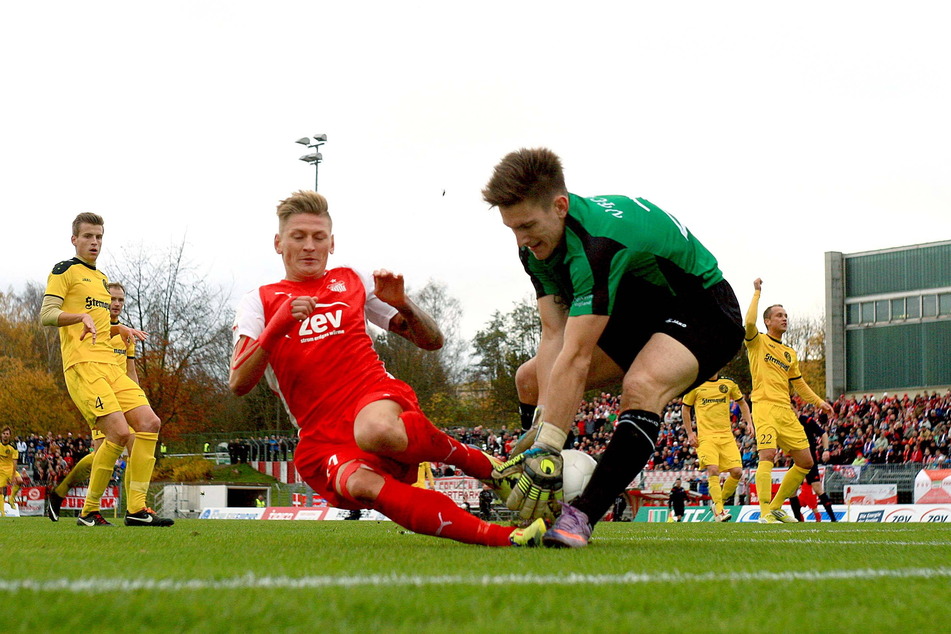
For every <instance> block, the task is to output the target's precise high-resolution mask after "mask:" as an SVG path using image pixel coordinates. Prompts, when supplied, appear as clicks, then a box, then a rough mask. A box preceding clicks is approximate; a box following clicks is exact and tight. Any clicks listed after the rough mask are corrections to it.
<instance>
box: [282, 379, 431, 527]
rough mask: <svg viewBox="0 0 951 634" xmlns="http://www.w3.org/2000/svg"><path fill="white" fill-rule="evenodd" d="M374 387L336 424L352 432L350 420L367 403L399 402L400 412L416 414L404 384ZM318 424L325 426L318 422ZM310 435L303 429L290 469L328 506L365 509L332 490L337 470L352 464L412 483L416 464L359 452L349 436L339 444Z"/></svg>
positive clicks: (409, 390) (390, 382)
mask: <svg viewBox="0 0 951 634" xmlns="http://www.w3.org/2000/svg"><path fill="white" fill-rule="evenodd" d="M377 387H379V388H381V389H379V390H374V391H372V392H368V393H367V394H365V395H363V396H362V397H361V398H360V399H358V400H357V401H356V402H355V403H354V406H353V409H352V410H351V412H350V415H349V416H348V417H347V419H346V420H344V421H340V423H339V424H341V425H348V426H349V427H350V428H351V429H352V428H353V421H354V419H355V418H356V415H357V413H358V412H359V411H360V410H361V409H363V408H364V407H366V406H367V405H369V404H370V403H373V402H376V401H382V400H390V401H395V402H397V403H399V405H400V407H402V408H403V411H417V412H418V411H420V408H419V403H418V402H417V401H416V394H415V393H414V392H413V389H412V388H411V387H410V386H409V385H407V384H406V383H403V382H402V381H399V380H396V379H390V380H388V381H386V382H385V383H380V384H378V386H377ZM321 424H328V423H326V422H322V423H321ZM310 436H311V435H310V434H308V433H307V431H306V426H305V427H304V429H303V430H302V432H301V441H300V443H299V444H298V445H297V448H296V449H295V450H294V466H295V467H297V471H298V473H300V475H301V477H302V478H303V479H304V482H306V483H307V484H309V485H310V486H311V488H313V489H314V490H315V491H316V492H317V493H319V494H320V495H322V496H323V497H324V498H326V500H327V502H329V503H330V505H331V506H336V507H337V508H342V509H359V508H365V505H364V504H361V503H360V502H357V501H356V500H352V499H350V498H348V497H344V496H342V495H340V494H339V493H337V492H336V491H335V490H334V483H335V482H336V481H337V472H338V471H339V470H340V467H341V466H343V465H346V464H347V463H350V462H353V461H357V462H359V463H361V464H364V465H366V466H368V467H369V468H370V469H372V470H373V471H375V472H377V473H379V474H381V475H383V476H390V477H392V478H395V479H397V480H399V481H400V482H405V483H407V484H412V483H413V482H416V477H417V475H418V469H419V465H417V464H412V465H409V464H404V463H402V462H398V461H396V460H393V459H392V458H387V457H385V456H380V455H377V454H372V453H369V452H366V451H363V450H362V449H360V448H359V447H358V446H357V443H356V441H355V440H353V434H352V433H351V435H350V441H349V442H340V443H329V442H320V441H319V440H316V439H313V438H311V437H310Z"/></svg>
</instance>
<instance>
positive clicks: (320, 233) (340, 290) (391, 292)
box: [229, 191, 545, 546]
mask: <svg viewBox="0 0 951 634" xmlns="http://www.w3.org/2000/svg"><path fill="white" fill-rule="evenodd" d="M277 215H278V234H277V235H276V236H275V237H274V248H275V250H276V251H277V253H278V254H279V255H281V257H282V259H283V262H284V272H285V278H284V279H283V280H281V281H280V282H277V283H274V284H267V285H265V286H262V287H260V288H258V289H257V290H255V291H252V292H251V293H248V294H247V295H246V296H245V297H244V298H243V299H242V301H241V304H240V305H239V307H238V311H237V316H236V317H235V323H234V327H233V329H234V338H235V346H234V352H233V355H232V361H231V376H230V380H229V383H230V387H231V390H232V391H233V392H234V393H235V394H238V395H242V394H246V393H248V392H249V391H250V390H251V389H252V388H253V387H254V386H255V385H256V384H257V382H258V381H259V380H260V379H261V377H262V376H265V375H266V376H267V381H268V384H269V386H270V387H271V389H273V390H274V391H275V392H276V393H277V394H278V395H279V396H280V397H281V399H282V400H283V402H284V405H285V407H286V408H287V411H288V413H289V415H290V417H291V420H292V421H293V422H294V423H295V424H296V425H297V426H298V428H299V430H300V431H299V435H300V443H299V444H298V446H297V449H296V451H295V453H294V462H295V465H296V467H297V470H298V471H299V472H300V474H301V476H302V477H303V478H304V480H305V481H306V482H307V483H308V484H309V485H310V486H311V487H313V488H314V489H315V490H316V491H317V492H318V493H319V494H320V495H322V496H323V497H325V498H326V499H327V501H328V502H330V504H332V505H333V506H337V507H339V508H345V509H360V508H371V509H374V510H377V511H379V512H380V513H383V514H384V515H386V516H387V517H389V518H390V519H391V520H393V521H394V522H396V523H397V524H399V525H401V526H403V527H405V528H408V529H410V530H412V531H414V532H416V533H421V534H424V535H436V536H439V537H448V538H450V539H454V540H457V541H460V542H465V543H470V544H482V545H486V546H510V545H516V546H528V545H531V546H534V545H538V544H540V543H541V537H542V535H543V534H544V532H545V523H544V521H543V520H538V521H535V522H533V523H532V524H531V525H529V526H528V527H527V528H524V529H513V528H511V527H504V526H500V525H497V524H490V523H488V522H484V521H482V520H480V519H479V518H478V517H476V516H474V515H472V514H470V513H467V512H466V511H464V510H463V509H461V508H459V507H458V506H457V505H456V504H455V502H453V501H452V499H451V498H449V497H448V496H446V495H443V494H442V493H439V492H437V491H431V490H428V489H420V488H415V487H412V486H410V485H411V484H412V483H413V482H415V481H416V476H417V471H418V465H419V463H421V462H445V463H449V464H452V465H455V466H457V467H459V468H460V469H462V470H463V471H465V472H466V473H467V474H468V475H470V476H472V477H475V478H479V479H482V480H487V479H489V478H491V476H492V470H493V467H494V466H495V463H494V462H493V459H490V458H489V456H488V455H487V454H484V453H483V452H482V451H480V450H478V449H476V448H474V447H470V446H467V445H464V444H462V443H460V442H459V441H457V440H455V439H453V438H451V437H450V436H448V435H446V434H445V433H444V432H442V431H441V430H439V429H437V428H436V427H434V426H433V424H432V423H430V422H429V420H427V418H426V417H425V416H424V415H423V413H422V411H421V410H420V407H419V403H418V402H417V400H416V395H415V393H414V392H413V390H412V388H411V387H410V386H409V385H407V384H406V383H403V382H402V381H399V380H397V379H395V378H393V377H392V376H390V375H389V374H388V373H387V372H386V369H385V368H384V367H383V363H382V362H381V361H380V358H379V357H378V356H377V354H376V352H375V351H374V349H373V346H372V340H371V339H370V336H369V335H368V334H367V327H366V322H367V320H369V321H371V322H372V323H374V324H375V325H377V326H379V327H381V328H384V329H387V330H389V331H390V332H394V333H396V334H398V335H400V336H402V337H405V338H406V339H407V340H408V341H411V342H412V343H414V344H416V345H417V346H419V347H420V348H423V349H426V350H436V349H438V348H440V347H441V346H442V343H443V340H442V333H441V332H440V331H439V328H438V326H437V325H436V323H435V321H433V319H432V317H430V316H429V315H427V314H426V313H425V312H424V311H423V310H421V309H420V308H419V307H418V306H417V305H416V304H414V303H413V302H412V301H411V300H410V298H409V297H408V296H407V295H406V293H405V290H404V286H403V277H402V276H401V275H398V274H395V273H391V272H390V271H386V270H377V271H374V272H373V273H372V275H367V274H365V273H362V272H360V271H358V270H356V269H353V268H350V267H344V266H341V267H336V268H329V267H328V259H329V256H330V254H331V253H333V250H334V236H333V230H332V229H333V228H332V221H331V217H330V214H329V211H328V205H327V200H326V199H325V198H324V197H323V196H322V195H320V194H318V193H316V192H313V191H299V192H297V193H296V194H294V195H292V196H291V197H289V198H287V199H286V200H283V201H281V203H280V204H279V205H278V207H277Z"/></svg>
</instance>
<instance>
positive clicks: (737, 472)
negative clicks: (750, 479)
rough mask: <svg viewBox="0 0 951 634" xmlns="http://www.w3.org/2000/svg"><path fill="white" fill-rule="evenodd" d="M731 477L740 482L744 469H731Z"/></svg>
mask: <svg viewBox="0 0 951 634" xmlns="http://www.w3.org/2000/svg"><path fill="white" fill-rule="evenodd" d="M730 475H731V476H733V478H734V479H736V480H739V479H741V478H742V477H743V469H742V468H741V467H733V468H732V469H730Z"/></svg>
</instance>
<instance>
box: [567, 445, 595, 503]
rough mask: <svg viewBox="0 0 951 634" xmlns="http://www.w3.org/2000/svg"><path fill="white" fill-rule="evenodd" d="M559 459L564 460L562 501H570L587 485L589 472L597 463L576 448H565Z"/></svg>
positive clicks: (591, 471)
mask: <svg viewBox="0 0 951 634" xmlns="http://www.w3.org/2000/svg"><path fill="white" fill-rule="evenodd" d="M561 459H562V461H564V467H563V468H562V474H561V478H562V486H563V487H564V501H565V502H571V501H572V500H574V499H575V498H576V497H578V496H579V495H581V492H582V491H584V488H585V487H586V486H588V480H590V479H591V474H592V473H594V468H595V467H596V466H598V463H597V462H595V460H594V458H592V457H591V456H589V455H588V454H586V453H585V452H583V451H578V450H577V449H565V450H564V451H562V452H561Z"/></svg>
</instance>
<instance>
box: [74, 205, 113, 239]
mask: <svg viewBox="0 0 951 634" xmlns="http://www.w3.org/2000/svg"><path fill="white" fill-rule="evenodd" d="M84 222H85V223H86V224H87V225H99V226H100V227H105V226H106V223H105V221H104V220H103V219H102V216H100V215H99V214H94V213H90V212H88V211H84V212H83V213H81V214H79V215H78V216H76V218H75V219H74V220H73V235H74V236H78V235H79V226H80V225H81V224H83V223H84Z"/></svg>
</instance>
